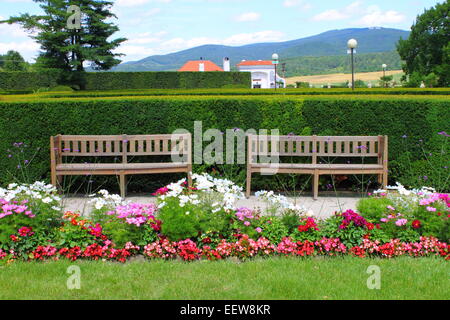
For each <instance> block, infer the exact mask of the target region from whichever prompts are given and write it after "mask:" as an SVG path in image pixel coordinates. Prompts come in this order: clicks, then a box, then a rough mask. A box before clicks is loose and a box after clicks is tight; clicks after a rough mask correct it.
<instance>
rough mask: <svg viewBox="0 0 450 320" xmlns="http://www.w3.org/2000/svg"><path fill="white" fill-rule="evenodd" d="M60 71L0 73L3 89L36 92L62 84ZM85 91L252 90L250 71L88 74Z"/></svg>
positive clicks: (0, 85)
mask: <svg viewBox="0 0 450 320" xmlns="http://www.w3.org/2000/svg"><path fill="white" fill-rule="evenodd" d="M60 79H61V73H60V71H58V70H52V69H51V70H46V71H39V72H0V89H3V90H16V91H17V90H36V89H39V88H52V87H55V86H57V85H58V84H61V83H60V82H61V80H60ZM85 81H86V90H130V89H192V88H250V84H251V75H250V73H248V72H88V73H86V74H85Z"/></svg>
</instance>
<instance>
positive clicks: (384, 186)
mask: <svg viewBox="0 0 450 320" xmlns="http://www.w3.org/2000/svg"><path fill="white" fill-rule="evenodd" d="M387 186H388V173H387V172H383V185H382V188H386V187H387Z"/></svg>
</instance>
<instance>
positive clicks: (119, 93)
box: [43, 88, 450, 98]
mask: <svg viewBox="0 0 450 320" xmlns="http://www.w3.org/2000/svg"><path fill="white" fill-rule="evenodd" d="M43 95H44V96H45V97H48V98H79V97H83V98H87V97H90V98H99V97H125V96H128V97H141V96H142V97H145V96H178V95H183V96H211V95H217V96H248V95H252V96H253V95H255V96H262V95H267V96H268V95H278V96H280V95H282V96H284V95H292V96H297V95H300V96H305V95H317V96H322V95H356V96H364V95H371V96H373V95H401V96H406V95H414V96H420V95H423V96H428V95H432V96H447V95H450V89H443V88H436V89H408V88H397V89H385V88H376V89H357V90H355V91H354V92H352V91H351V90H349V89H309V88H308V89H278V90H276V91H275V90H273V89H263V90H258V89H233V88H221V89H220V90H217V89H190V90H183V89H176V90H173V89H153V90H145V89H141V90H115V91H78V92H74V93H63V92H61V93H55V92H48V93H43Z"/></svg>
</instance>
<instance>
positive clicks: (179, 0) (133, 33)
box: [0, 0, 444, 61]
mask: <svg viewBox="0 0 450 320" xmlns="http://www.w3.org/2000/svg"><path fill="white" fill-rule="evenodd" d="M442 1H444V0H440V1H438V0H320V1H317V0H116V1H113V2H114V6H113V11H114V12H115V13H116V15H117V16H118V20H117V24H118V25H119V27H120V29H121V30H120V33H117V36H121V37H122V36H123V37H126V38H128V39H129V40H128V41H127V42H125V43H123V44H122V46H121V47H120V49H119V50H118V51H119V52H121V53H124V54H126V56H125V57H123V60H124V61H130V60H137V59H141V58H144V57H147V56H149V55H154V54H166V53H170V52H175V51H179V50H183V49H188V48H191V47H195V46H199V45H203V44H224V45H231V46H238V45H243V44H249V43H255V42H273V41H285V40H292V39H298V38H303V37H306V36H311V35H315V34H318V33H321V32H324V31H328V30H332V29H344V28H354V27H373V26H382V27H390V28H399V29H404V30H409V29H410V27H411V25H412V23H413V21H414V19H415V17H416V16H417V15H418V14H420V13H422V12H423V10H424V8H429V7H432V6H434V5H436V4H437V3H440V2H442ZM73 2H74V3H76V0H74V1H73ZM26 12H28V13H31V14H35V13H39V12H40V9H39V6H38V5H37V4H36V3H34V2H33V1H32V0H0V20H2V19H5V18H8V17H9V16H12V15H17V14H19V13H26ZM38 49H39V47H38V46H37V45H36V43H34V42H33V41H32V40H31V39H30V38H29V37H28V35H27V34H26V33H25V32H23V31H22V30H21V29H20V27H18V26H8V25H4V24H1V25H0V54H1V53H5V52H6V51H8V50H17V51H19V52H20V53H21V54H22V55H23V56H24V57H25V58H26V59H27V60H28V61H33V58H34V57H35V56H36V54H37V52H38Z"/></svg>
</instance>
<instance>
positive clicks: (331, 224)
mask: <svg viewBox="0 0 450 320" xmlns="http://www.w3.org/2000/svg"><path fill="white" fill-rule="evenodd" d="M342 221H343V218H342V216H340V215H334V216H332V217H330V218H328V219H326V220H325V221H323V223H321V224H320V225H319V229H320V234H321V235H322V236H324V237H327V238H339V239H340V240H341V242H342V243H343V244H345V246H347V247H348V248H351V247H354V246H357V245H360V244H361V243H362V240H363V236H365V235H366V234H368V230H367V229H366V227H365V226H361V227H359V226H355V225H354V224H353V222H351V223H350V224H349V225H348V226H347V227H346V228H345V229H341V228H340V226H341V224H342Z"/></svg>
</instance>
